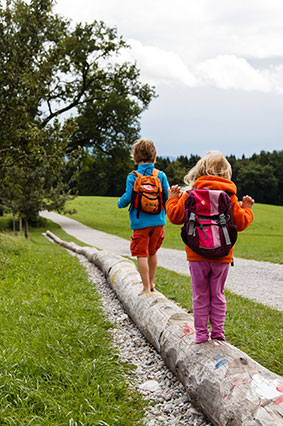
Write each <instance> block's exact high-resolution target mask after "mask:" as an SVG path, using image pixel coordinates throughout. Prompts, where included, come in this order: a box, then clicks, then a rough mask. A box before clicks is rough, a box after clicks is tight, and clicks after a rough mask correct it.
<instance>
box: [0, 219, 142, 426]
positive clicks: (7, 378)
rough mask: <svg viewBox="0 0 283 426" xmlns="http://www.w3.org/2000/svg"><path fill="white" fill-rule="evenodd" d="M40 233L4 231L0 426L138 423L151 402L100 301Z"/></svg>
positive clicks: (73, 262)
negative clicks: (134, 383)
mask: <svg viewBox="0 0 283 426" xmlns="http://www.w3.org/2000/svg"><path fill="white" fill-rule="evenodd" d="M4 222H5V223H4ZM0 223H1V226H0V228H1V227H2V228H3V227H5V226H6V224H7V223H6V218H3V219H2V218H1V220H0ZM48 228H49V229H50V228H51V230H53V232H56V234H57V235H58V236H60V237H61V238H63V239H65V240H66V239H68V236H67V235H66V234H65V235H63V231H61V230H59V228H58V227H57V226H56V225H54V224H51V223H49V224H48ZM42 231H43V229H41V230H37V231H34V230H31V232H30V238H29V239H28V240H25V239H24V238H23V237H22V236H19V235H18V236H15V235H13V234H12V233H11V232H2V233H1V234H0V298H1V304H0V323H1V333H0V348H1V350H0V365H1V374H0V424H1V425H17V426H18V425H21V426H25V425H37V426H38V425H50V426H51V425H52V426H57V425H58V426H59V425H60V426H61V425H69V426H86V425H96V426H99V425H100V426H103V425H104V426H106V425H109V426H110V425H111V426H114V425H117V426H118V425H119V426H126V425H129V426H130V425H134V426H135V425H141V424H142V423H141V421H140V419H141V417H142V415H143V410H144V407H145V406H146V405H145V402H143V401H142V399H141V396H140V395H139V394H137V393H136V392H134V391H133V390H131V388H130V387H129V383H128V380H129V379H126V373H128V374H130V375H131V374H133V373H132V370H131V368H130V366H128V365H127V364H124V363H121V362H120V361H119V359H118V355H117V351H116V350H115V349H114V348H113V346H112V344H111V324H110V323H109V322H108V321H107V320H106V319H105V317H104V315H103V312H102V310H101V307H100V306H101V305H100V300H99V296H98V295H97V293H96V292H95V289H94V287H93V285H92V284H90V282H89V281H88V276H87V273H86V271H85V269H84V268H83V267H82V266H81V265H80V264H79V261H78V259H77V258H75V257H73V256H70V255H69V254H68V253H67V252H66V251H65V250H64V249H62V248H61V247H60V246H58V245H56V244H52V243H51V242H49V241H48V240H47V239H46V238H44V237H43V236H42V235H41V232H42ZM72 239H73V238H72Z"/></svg>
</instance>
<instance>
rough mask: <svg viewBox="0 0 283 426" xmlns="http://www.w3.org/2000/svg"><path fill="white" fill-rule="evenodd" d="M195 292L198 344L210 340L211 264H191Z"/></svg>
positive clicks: (195, 324) (195, 323) (194, 309)
mask: <svg viewBox="0 0 283 426" xmlns="http://www.w3.org/2000/svg"><path fill="white" fill-rule="evenodd" d="M189 266H190V273H191V279H192V291H193V311H194V326H195V330H196V343H202V342H206V341H207V340H208V336H209V334H208V316H209V308H210V289H209V275H210V266H209V262H205V261H204V262H190V263H189Z"/></svg>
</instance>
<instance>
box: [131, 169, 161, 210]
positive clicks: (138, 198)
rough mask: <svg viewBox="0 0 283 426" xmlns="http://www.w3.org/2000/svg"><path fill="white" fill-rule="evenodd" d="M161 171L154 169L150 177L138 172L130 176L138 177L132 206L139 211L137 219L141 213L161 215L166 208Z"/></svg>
mask: <svg viewBox="0 0 283 426" xmlns="http://www.w3.org/2000/svg"><path fill="white" fill-rule="evenodd" d="M158 173H159V170H157V169H153V171H152V174H151V175H150V176H144V175H142V174H140V173H138V172H137V171H136V170H134V171H133V172H131V173H130V174H132V175H135V176H137V178H136V180H135V183H134V189H133V193H132V205H133V206H134V207H135V208H136V209H137V217H139V213H140V211H142V212H144V213H148V214H159V213H160V212H161V210H162V209H163V208H164V202H163V196H162V186H161V182H160V179H159V178H158Z"/></svg>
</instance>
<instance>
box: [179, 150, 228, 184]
mask: <svg viewBox="0 0 283 426" xmlns="http://www.w3.org/2000/svg"><path fill="white" fill-rule="evenodd" d="M200 176H219V177H222V178H224V179H231V177H232V167H231V164H230V163H229V162H228V161H227V160H226V158H225V157H224V156H223V154H222V153H221V152H219V151H211V152H208V153H207V154H206V155H205V156H204V157H202V158H201V159H200V160H199V161H198V162H197V164H196V165H195V166H194V167H193V168H192V169H191V170H190V171H189V173H188V174H187V175H186V176H185V177H184V181H185V183H186V184H187V185H188V186H189V188H190V189H191V188H193V186H194V183H195V181H196V180H197V179H198V178H199V177H200Z"/></svg>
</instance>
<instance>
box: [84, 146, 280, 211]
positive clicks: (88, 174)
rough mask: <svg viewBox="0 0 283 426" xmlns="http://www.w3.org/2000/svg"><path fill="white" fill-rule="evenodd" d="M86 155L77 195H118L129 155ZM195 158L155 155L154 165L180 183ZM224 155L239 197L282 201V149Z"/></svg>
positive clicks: (123, 181) (129, 162)
mask: <svg viewBox="0 0 283 426" xmlns="http://www.w3.org/2000/svg"><path fill="white" fill-rule="evenodd" d="M87 157H88V159H87V161H85V164H84V167H83V168H82V170H81V172H80V173H79V177H78V179H77V182H76V187H77V189H78V193H79V195H105V196H121V195H122V194H123V193H124V190H125V182H126V177H127V174H128V173H129V172H130V171H131V170H133V168H134V165H133V163H132V161H131V160H130V158H128V159H125V157H124V158H123V157H122V156H121V157H120V158H119V159H117V160H116V161H115V162H114V161H111V162H108V161H105V160H104V162H103V163H102V161H101V160H99V158H98V157H96V158H95V157H94V156H92V155H88V156H87ZM199 159H200V157H199V156H198V155H194V154H192V155H191V156H190V157H187V156H183V155H181V156H179V157H177V158H176V159H175V160H172V159H170V158H169V157H157V161H156V165H155V166H156V168H158V169H160V170H163V171H164V172H165V173H166V175H167V178H168V181H169V184H170V185H173V184H180V185H184V176H185V175H186V174H187V173H188V171H189V170H190V169H191V168H192V167H193V166H194V165H195V164H196V162H197V161H198V160H199ZM227 159H228V161H229V162H230V164H231V166H232V170H233V176H232V180H233V182H235V184H236V185H237V190H238V192H237V194H238V197H239V198H241V197H242V196H243V195H246V194H249V195H251V196H252V197H253V198H254V199H255V200H256V202H257V203H264V204H274V205H283V151H273V152H266V151H261V153H260V154H253V155H252V156H251V157H250V158H246V157H245V156H244V155H243V156H242V158H236V157H235V156H234V155H230V156H227ZM120 163H121V164H120Z"/></svg>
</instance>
